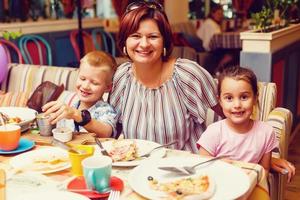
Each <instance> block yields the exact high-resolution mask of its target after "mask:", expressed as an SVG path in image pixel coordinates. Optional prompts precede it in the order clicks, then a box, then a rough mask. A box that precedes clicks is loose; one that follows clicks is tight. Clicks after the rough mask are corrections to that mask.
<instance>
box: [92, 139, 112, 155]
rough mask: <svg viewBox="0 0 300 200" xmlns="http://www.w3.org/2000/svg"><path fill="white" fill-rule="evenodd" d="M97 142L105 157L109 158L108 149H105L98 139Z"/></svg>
mask: <svg viewBox="0 0 300 200" xmlns="http://www.w3.org/2000/svg"><path fill="white" fill-rule="evenodd" d="M95 142H96V143H97V145H98V146H99V147H100V151H101V153H102V154H103V155H105V156H109V154H108V152H107V151H106V149H104V147H103V146H102V143H101V142H100V140H99V139H98V138H96V137H95Z"/></svg>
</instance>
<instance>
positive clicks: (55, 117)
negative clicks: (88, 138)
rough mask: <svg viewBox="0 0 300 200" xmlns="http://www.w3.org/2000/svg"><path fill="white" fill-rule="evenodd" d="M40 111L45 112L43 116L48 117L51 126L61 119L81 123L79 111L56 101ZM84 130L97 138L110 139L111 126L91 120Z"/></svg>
mask: <svg viewBox="0 0 300 200" xmlns="http://www.w3.org/2000/svg"><path fill="white" fill-rule="evenodd" d="M42 110H43V112H45V115H49V116H50V119H49V120H50V123H51V124H56V123H57V122H58V121H59V120H61V119H73V120H74V121H76V122H81V121H82V117H81V111H80V110H78V109H76V108H73V107H71V106H68V105H66V104H63V103H61V102H58V101H51V102H49V103H47V104H45V105H44V106H43V108H42ZM84 128H85V129H86V130H87V131H88V132H91V133H95V134H97V136H98V137H110V136H111V135H112V131H113V129H112V127H111V125H109V124H107V123H104V122H101V121H98V120H96V119H91V121H90V122H89V123H87V124H86V125H85V126H84Z"/></svg>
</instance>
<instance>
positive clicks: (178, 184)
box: [148, 175, 215, 200]
mask: <svg viewBox="0 0 300 200" xmlns="http://www.w3.org/2000/svg"><path fill="white" fill-rule="evenodd" d="M148 180H149V185H150V187H151V188H152V189H153V190H157V191H161V192H164V193H166V194H167V198H166V199H170V200H202V199H209V198H210V197H212V196H213V194H214V191H215V184H214V183H213V181H212V180H211V178H210V177H209V176H208V175H197V176H194V177H188V178H181V179H176V180H174V181H169V182H159V181H157V180H155V179H153V178H152V179H151V178H150V179H149V177H148Z"/></svg>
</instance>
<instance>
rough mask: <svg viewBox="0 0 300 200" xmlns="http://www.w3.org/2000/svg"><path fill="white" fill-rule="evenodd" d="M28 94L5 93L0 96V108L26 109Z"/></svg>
mask: <svg viewBox="0 0 300 200" xmlns="http://www.w3.org/2000/svg"><path fill="white" fill-rule="evenodd" d="M28 99H29V93H28V92H7V93H2V94H0V106H1V107H4V106H15V107H26V105H27V101H28Z"/></svg>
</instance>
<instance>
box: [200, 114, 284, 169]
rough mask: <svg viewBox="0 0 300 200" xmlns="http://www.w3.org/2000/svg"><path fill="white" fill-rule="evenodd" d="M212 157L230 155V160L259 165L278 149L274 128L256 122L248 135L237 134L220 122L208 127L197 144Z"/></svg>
mask: <svg viewBox="0 0 300 200" xmlns="http://www.w3.org/2000/svg"><path fill="white" fill-rule="evenodd" d="M197 145H199V146H201V147H203V148H204V149H205V150H207V151H208V152H209V153H210V154H211V155H212V156H221V155H229V156H230V157H229V159H232V160H239V161H244V162H251V163H259V161H260V160H261V158H262V157H263V155H264V154H266V153H269V152H271V151H272V150H273V149H275V148H277V147H278V141H277V140H276V137H275V132H274V130H273V128H272V126H270V125H268V124H267V123H265V122H262V121H254V124H253V127H252V129H251V130H250V131H248V132H247V133H243V134H240V133H236V132H234V131H233V130H231V129H230V128H229V127H228V125H227V124H226V123H225V120H221V121H218V122H216V123H213V124H211V125H210V126H208V127H207V129H206V131H205V132H204V133H203V134H202V136H201V137H200V139H199V140H198V142H197Z"/></svg>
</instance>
